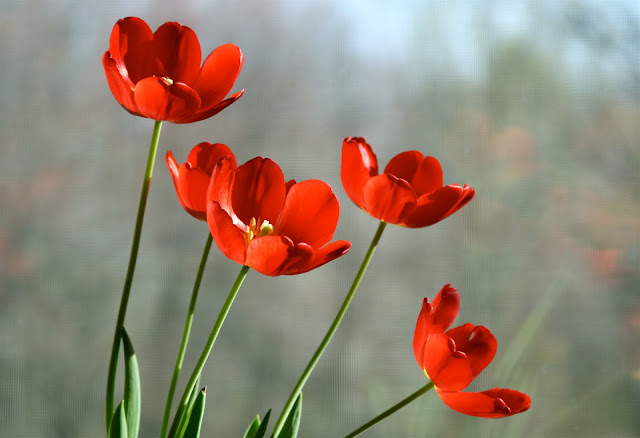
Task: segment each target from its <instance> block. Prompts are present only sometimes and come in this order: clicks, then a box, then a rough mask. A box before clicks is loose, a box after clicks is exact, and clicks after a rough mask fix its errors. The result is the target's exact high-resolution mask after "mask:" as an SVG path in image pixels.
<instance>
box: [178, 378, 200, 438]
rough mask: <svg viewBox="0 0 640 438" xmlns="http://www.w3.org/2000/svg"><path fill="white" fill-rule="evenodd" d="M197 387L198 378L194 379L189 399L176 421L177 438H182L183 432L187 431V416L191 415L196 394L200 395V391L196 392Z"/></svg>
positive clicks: (198, 384)
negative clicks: (194, 382)
mask: <svg viewBox="0 0 640 438" xmlns="http://www.w3.org/2000/svg"><path fill="white" fill-rule="evenodd" d="M199 387H200V376H198V378H197V379H196V384H195V385H194V386H193V389H192V390H191V394H189V399H188V400H187V408H186V409H185V410H184V411H183V412H182V417H180V420H179V421H178V428H177V429H176V430H177V431H178V433H177V435H176V436H177V437H178V438H182V437H183V436H184V433H185V431H186V430H187V424H189V416H190V415H191V411H192V409H193V405H194V403H195V402H196V399H197V398H198V394H199V393H200V391H198V388H199Z"/></svg>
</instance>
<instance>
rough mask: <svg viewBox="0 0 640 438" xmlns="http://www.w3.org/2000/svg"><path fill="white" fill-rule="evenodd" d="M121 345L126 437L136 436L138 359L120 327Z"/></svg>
mask: <svg viewBox="0 0 640 438" xmlns="http://www.w3.org/2000/svg"><path fill="white" fill-rule="evenodd" d="M122 346H123V347H124V401H125V403H124V408H125V416H126V418H127V433H128V438H138V431H139V430H140V403H141V401H140V400H141V396H140V371H139V370H138V359H136V353H135V351H134V350H133V344H131V339H129V335H128V334H127V331H126V330H125V329H124V327H123V328H122Z"/></svg>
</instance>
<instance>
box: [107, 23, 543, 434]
mask: <svg viewBox="0 0 640 438" xmlns="http://www.w3.org/2000/svg"><path fill="white" fill-rule="evenodd" d="M201 61H202V54H201V51H200V43H199V42H198V38H197V37H196V35H195V33H194V32H193V31H192V30H191V29H190V28H188V27H186V26H182V25H181V24H179V23H175V22H169V23H165V24H163V25H162V26H160V27H159V28H158V29H157V30H156V31H155V32H152V31H151V29H150V28H149V26H148V25H147V24H146V23H145V22H144V21H143V20H141V19H139V18H135V17H129V18H124V19H121V20H119V21H118V22H117V23H116V24H115V26H114V27H113V31H112V32H111V37H110V40H109V50H108V51H107V52H106V53H105V54H104V56H103V58H102V63H103V66H104V70H105V73H106V77H107V82H108V85H109V88H110V90H111V93H112V94H113V96H114V97H115V98H116V100H117V101H118V102H119V103H120V105H122V106H123V107H124V108H125V109H126V110H127V111H128V112H130V113H131V114H133V115H135V116H140V117H146V118H149V119H153V120H155V124H154V128H153V134H152V138H151V144H150V146H149V153H148V158H147V165H146V168H145V173H144V178H143V183H142V188H141V192H140V202H139V205H138V214H137V218H136V222H135V229H134V235H133V241H132V245H131V252H130V255H129V265H128V268H127V274H126V276H125V282H124V287H123V289H122V296H121V301H120V307H119V310H118V317H117V320H116V324H115V331H114V337H113V345H112V349H111V359H110V361H109V370H108V375H107V385H106V397H105V425H106V428H107V436H108V437H109V438H125V437H126V438H138V435H139V429H140V424H141V421H140V417H141V410H142V404H141V400H142V398H141V393H140V376H139V368H138V363H137V357H136V354H135V351H134V349H133V343H132V341H131V339H130V338H129V336H128V334H127V332H126V330H125V315H126V313H127V306H128V302H129V296H130V292H131V287H132V284H133V277H134V272H135V266H136V260H137V256H138V248H139V244H140V238H141V235H142V224H143V220H144V212H145V206H146V203H147V198H148V193H149V186H150V183H151V178H152V174H153V166H154V162H155V156H156V152H157V149H158V144H159V138H160V131H161V125H162V122H163V121H169V122H173V123H191V122H196V121H199V120H204V119H206V118H209V117H211V116H213V115H215V114H217V113H218V112H220V111H222V110H223V109H224V108H226V107H227V106H229V105H231V104H232V103H234V102H235V101H236V100H237V99H238V98H240V97H241V96H242V94H243V93H244V90H242V91H240V92H237V93H235V94H233V95H231V96H230V97H229V98H226V96H227V94H228V93H229V92H230V91H231V88H232V87H233V86H234V83H235V81H236V79H237V77H238V75H239V74H240V70H241V69H242V65H243V62H244V57H243V55H242V52H241V51H240V49H239V48H238V47H236V46H235V45H233V44H225V45H222V46H220V47H218V48H217V49H215V50H214V51H213V52H211V54H209V56H207V58H206V59H205V61H204V63H203V64H202V65H201ZM165 161H166V164H167V167H168V169H169V173H170V175H171V178H172V180H173V184H174V186H175V191H176V195H177V198H178V201H179V203H180V205H181V206H182V208H184V210H185V211H187V212H188V213H189V214H190V215H191V216H193V217H195V218H196V219H199V220H201V221H205V222H206V223H207V226H208V227H207V228H208V229H207V230H206V231H207V240H206V244H205V247H204V250H203V252H202V258H201V261H200V265H199V268H198V271H197V274H196V277H195V282H194V286H193V290H192V293H191V300H190V302H189V307H188V311H187V317H186V320H185V325H184V330H183V334H182V340H181V343H180V347H179V350H178V354H177V358H176V361H175V365H174V370H173V375H172V379H171V382H170V385H169V391H168V393H167V399H166V403H165V409H164V415H163V418H162V423H161V427H160V438H182V437H185V438H186V437H190V438H198V437H199V436H200V430H201V426H202V419H203V416H204V409H205V400H206V391H205V390H204V389H200V386H199V385H200V378H201V377H202V372H203V369H204V366H205V364H206V362H207V360H208V358H209V355H210V354H211V352H212V348H213V346H214V343H215V341H216V339H217V337H218V335H219V334H220V332H221V328H222V326H223V323H224V321H225V319H226V317H227V315H228V314H229V312H230V309H231V306H232V304H233V302H234V300H235V297H236V296H237V294H238V291H239V290H240V288H241V286H242V284H243V281H244V279H245V278H246V276H247V273H248V272H249V271H250V270H251V269H254V270H256V271H258V272H260V273H262V274H264V275H267V276H278V275H295V274H302V273H305V272H308V271H311V270H313V269H315V268H318V267H320V266H322V265H324V264H325V263H328V262H330V261H332V260H335V259H337V258H339V257H341V256H342V255H344V254H346V253H347V251H349V249H350V247H351V242H348V241H344V240H336V241H332V239H333V235H334V232H335V230H336V227H337V224H338V218H339V215H340V207H339V204H338V199H337V198H336V196H335V194H334V193H333V190H332V189H331V187H330V186H329V185H328V184H327V183H325V182H323V181H321V180H316V179H311V180H306V181H302V182H299V183H297V182H295V181H294V180H290V181H286V180H285V178H284V175H283V172H282V170H281V169H280V167H279V166H278V165H277V164H276V163H275V162H274V161H272V160H270V159H268V158H262V157H256V158H253V159H251V160H249V161H247V162H246V163H244V164H242V165H241V166H238V165H237V162H236V158H235V156H234V154H233V152H232V151H231V149H229V147H227V146H226V145H224V144H222V143H207V142H202V143H199V144H197V145H196V146H194V147H193V149H192V150H191V151H190V153H189V155H188V157H187V159H186V161H185V162H184V163H182V164H179V163H178V161H177V160H176V158H175V157H174V155H173V153H172V152H171V151H169V152H167V154H166V156H165ZM341 179H342V184H343V187H344V190H345V192H346V193H347V195H348V196H349V198H350V199H351V200H352V201H353V202H354V203H355V204H356V205H357V206H358V207H360V208H361V209H363V210H364V211H366V212H367V213H368V214H369V215H371V216H373V217H375V218H377V219H379V220H380V223H379V224H378V228H377V230H376V232H375V234H374V236H373V238H372V240H371V243H370V245H369V248H368V250H367V251H366V253H365V255H364V257H363V260H362V263H361V265H360V268H359V269H358V270H357V272H356V274H355V278H354V280H353V282H352V284H351V287H350V288H349V290H348V291H347V293H346V294H345V297H344V300H343V302H342V305H341V306H340V308H339V310H338V311H337V313H336V316H335V318H334V320H333V322H332V323H331V324H330V326H329V328H328V329H327V332H326V334H325V336H324V338H323V339H322V340H321V341H320V343H319V345H318V347H317V349H316V350H315V352H314V353H313V355H312V356H311V359H310V360H309V362H308V364H307V366H306V367H305V369H304V371H303V372H302V374H301V376H300V378H299V380H298V382H297V383H296V384H295V386H294V388H293V390H292V392H291V395H290V396H289V399H288V400H287V401H286V403H285V404H284V407H283V409H282V410H281V412H280V416H279V418H278V419H277V420H276V422H275V425H274V426H273V430H272V433H271V435H270V436H272V437H275V438H296V437H297V434H298V428H299V423H300V418H301V409H302V390H303V388H304V385H305V383H306V382H307V380H308V379H309V377H310V375H311V373H312V371H313V370H314V368H315V366H316V365H317V363H318V361H319V360H320V358H321V356H322V354H323V352H324V351H325V350H326V348H327V346H328V345H329V343H330V341H331V339H332V337H333V336H334V334H335V333H336V331H337V330H338V327H339V325H340V323H341V321H342V319H343V318H344V316H345V314H346V312H347V309H348V307H349V305H350V303H351V302H352V300H353V297H354V295H355V293H356V291H357V289H358V287H359V285H360V284H361V282H362V279H363V276H364V275H365V273H366V271H367V268H368V266H369V264H370V262H371V260H372V258H373V255H374V253H375V251H376V248H377V247H378V244H379V242H380V238H381V236H382V233H383V231H384V229H385V227H386V225H387V224H396V225H401V226H403V227H407V228H422V227H427V226H429V225H433V224H435V223H437V222H439V221H441V220H443V219H445V218H446V217H448V216H449V215H451V214H453V213H455V212H456V211H458V210H459V209H461V208H462V207H463V206H465V205H466V204H467V203H468V202H469V201H471V199H472V198H473V196H474V194H475V191H474V189H472V188H471V187H469V186H468V185H464V186H460V185H457V184H450V185H447V186H444V185H443V175H442V168H441V166H440V163H439V162H438V160H436V159H435V158H433V157H425V156H424V155H423V154H422V153H420V152H418V151H408V152H402V153H400V154H398V155H396V156H395V157H394V158H393V159H392V160H391V161H390V162H389V164H388V165H387V166H386V168H385V170H384V172H383V173H382V174H379V172H378V161H377V157H376V155H375V154H374V153H373V150H372V149H371V146H369V145H368V144H367V142H366V141H365V140H364V138H360V137H353V138H352V137H349V138H347V139H345V140H344V141H343V144H342V165H341ZM213 242H215V244H216V246H217V247H218V248H219V249H220V251H221V252H222V254H224V255H225V256H226V257H228V258H229V259H231V260H233V261H235V262H237V263H238V264H240V265H242V267H241V268H240V272H239V273H238V276H237V278H236V280H235V282H234V283H233V285H232V286H231V288H230V290H229V293H228V296H227V298H226V300H225V301H224V303H223V305H222V307H221V309H220V311H219V313H218V316H217V318H216V319H215V322H214V324H213V327H212V329H211V332H210V334H209V337H208V338H207V341H206V343H205V346H204V348H203V349H202V351H201V353H200V356H199V357H198V359H197V362H196V364H195V366H194V369H193V371H192V373H191V375H190V377H189V379H188V382H187V384H186V385H185V387H184V391H183V392H182V395H181V397H180V399H179V402H178V404H177V405H175V406H174V403H173V402H174V395H176V393H175V390H176V388H177V383H178V381H179V380H180V373H181V368H182V365H183V362H184V359H185V354H186V351H187V346H188V340H189V334H190V331H191V327H192V322H193V318H194V314H195V313H194V312H195V307H196V303H197V297H198V292H199V288H200V284H201V282H202V279H203V273H204V270H205V266H206V264H207V260H208V255H209V252H210V249H211V248H212V246H213ZM459 308H460V295H459V294H458V293H457V291H456V290H455V289H453V288H451V287H450V286H449V285H446V286H444V287H443V288H442V290H441V291H440V292H439V293H438V294H437V295H436V297H435V298H434V300H433V302H431V303H430V302H429V300H428V299H427V298H425V299H424V302H423V306H422V311H421V312H420V315H419V317H418V322H417V324H416V330H415V335H414V339H413V351H414V354H415V357H416V360H417V362H418V365H419V366H420V368H421V369H422V370H423V371H424V372H425V374H426V375H427V377H429V379H430V380H431V381H430V382H429V383H428V384H426V385H425V386H424V387H423V388H421V389H420V390H418V391H417V392H415V393H414V394H412V395H410V396H409V397H407V398H405V399H404V400H402V401H401V402H400V403H397V404H396V405H394V406H392V407H391V408H389V409H387V410H386V411H385V412H383V413H382V414H380V415H379V416H377V417H376V418H374V419H372V420H371V421H369V422H368V423H366V424H364V425H362V426H361V427H360V428H358V429H356V430H355V431H353V432H352V433H351V434H349V435H347V436H346V437H345V438H353V437H355V436H357V435H359V434H360V433H362V432H363V431H365V430H367V429H368V428H370V427H372V426H373V425H374V424H376V423H377V422H379V421H381V420H382V419H384V418H386V417H387V416H389V415H391V414H393V413H394V412H396V411H397V410H399V409H400V408H402V407H403V406H405V405H407V404H408V403H410V402H412V401H413V400H415V399H417V398H418V397H419V396H421V395H422V394H424V393H426V392H427V391H429V390H430V389H432V388H435V389H436V392H437V394H438V396H439V397H440V398H441V399H442V401H443V402H444V403H445V404H446V405H447V406H449V407H450V408H451V409H453V410H455V411H458V412H461V413H463V414H466V415H472V416H477V417H487V418H498V417H506V416H511V415H514V414H517V413H520V412H524V411H526V410H527V409H529V406H530V404H531V400H530V398H529V396H527V395H526V394H523V393H520V392H518V391H514V390H511V389H501V388H494V389H490V390H487V391H482V392H463V390H464V389H465V388H467V387H468V386H469V384H470V383H471V382H472V381H473V380H474V378H475V377H476V376H477V375H478V374H480V373H481V372H482V370H483V369H484V368H485V367H486V366H487V365H489V363H490V362H491V361H492V360H493V357H494V356H495V354H496V350H497V341H496V339H495V337H494V336H493V334H491V332H490V331H489V329H487V328H486V327H482V326H475V325H473V324H469V323H467V324H464V325H462V326H460V327H456V328H452V329H450V328H449V327H450V326H451V324H452V323H453V321H454V319H455V318H456V316H457V315H458V310H459ZM121 345H122V347H123V348H122V349H123V350H124V374H125V375H124V379H123V380H124V391H122V394H123V397H122V398H121V399H119V400H116V398H115V394H116V391H115V384H116V380H117V379H116V374H117V370H118V357H119V352H120V346H121ZM176 399H177V398H176ZM174 407H175V414H174V415H173V421H170V418H171V417H172V415H171V413H172V412H173V408H174ZM269 412H270V411H269ZM269 412H268V413H267V415H265V417H263V419H262V420H260V418H259V417H257V418H255V419H254V420H253V422H251V423H250V425H249V428H247V429H246V432H245V434H244V438H257V437H264V436H269V435H266V429H267V423H268V419H269Z"/></svg>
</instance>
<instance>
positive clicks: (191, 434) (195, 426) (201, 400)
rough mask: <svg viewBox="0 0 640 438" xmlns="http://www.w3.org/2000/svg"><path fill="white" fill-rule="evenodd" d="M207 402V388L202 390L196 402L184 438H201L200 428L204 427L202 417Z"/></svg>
mask: <svg viewBox="0 0 640 438" xmlns="http://www.w3.org/2000/svg"><path fill="white" fill-rule="evenodd" d="M206 401H207V387H206V386H205V387H204V388H202V391H200V392H199V393H198V396H197V397H196V401H195V402H194V404H193V408H192V409H191V415H189V423H188V424H187V429H186V430H185V432H184V435H183V436H184V438H200V428H201V427H202V417H203V416H204V405H205V402H206Z"/></svg>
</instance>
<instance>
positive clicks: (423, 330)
mask: <svg viewBox="0 0 640 438" xmlns="http://www.w3.org/2000/svg"><path fill="white" fill-rule="evenodd" d="M459 307H460V295H459V294H458V292H457V291H456V289H453V288H451V287H450V286H449V285H446V286H444V287H443V288H442V290H440V292H438V294H437V295H436V297H435V299H434V300H433V303H431V304H430V303H429V300H428V299H427V298H425V299H424V301H423V304H422V310H421V311H420V315H419V316H418V321H417V323H416V331H415V334H414V338H413V352H414V354H415V356H416V360H417V362H418V365H419V366H420V368H421V369H422V370H423V371H424V373H425V374H426V375H427V377H429V379H431V381H432V382H433V384H434V386H435V389H436V392H437V393H438V396H440V399H441V400H442V401H443V402H444V403H445V404H446V405H447V406H449V407H450V408H451V409H453V410H454V411H457V412H460V413H462V414H465V415H472V416H476V417H485V418H500V417H507V416H510V415H515V414H518V413H520V412H524V411H526V410H527V409H529V407H530V406H531V398H530V397H529V396H528V395H526V394H523V393H521V392H518V391H514V390H512V389H503V388H493V389H490V390H487V391H482V392H461V391H462V390H463V389H465V388H466V387H467V386H469V384H470V383H471V382H472V381H473V379H475V377H476V376H478V375H479V374H480V373H481V372H482V370H484V369H485V368H486V366H487V365H489V364H490V363H491V361H492V360H493V358H494V356H495V354H496V351H497V349H498V342H497V341H496V338H495V336H493V334H492V333H491V332H490V331H489V329H488V328H486V327H483V326H475V325H473V324H470V323H466V324H464V325H462V326H460V327H455V328H452V329H449V330H447V329H448V328H449V326H450V325H451V324H452V323H453V320H454V319H455V317H456V316H457V314H458V309H459Z"/></svg>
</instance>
